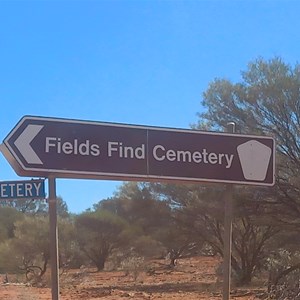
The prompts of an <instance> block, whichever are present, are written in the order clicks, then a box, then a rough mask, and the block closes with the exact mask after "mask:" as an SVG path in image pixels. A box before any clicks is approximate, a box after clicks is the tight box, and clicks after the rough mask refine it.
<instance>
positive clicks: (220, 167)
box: [2, 116, 275, 185]
mask: <svg viewBox="0 0 300 300" xmlns="http://www.w3.org/2000/svg"><path fill="white" fill-rule="evenodd" d="M2 152H3V153H4V155H5V157H6V158H7V159H8V160H9V161H10V163H11V164H12V166H13V168H14V169H15V171H16V172H17V174H19V175H21V176H45V177H47V176H49V175H50V174H51V175H52V176H56V177H64V178H102V179H117V180H137V181H149V180H150V181H152V180H155V181H158V180H172V181H174V180H175V181H194V182H197V181H207V182H224V183H240V184H255V185H273V184H274V165H275V143H274V140H273V139H272V138H270V137H264V136H250V135H238V134H228V133H215V132H202V131H196V130H188V129H171V128H160V127H146V126H138V125H125V124H116V123H100V122H92V121H81V120H69V119H56V118H45V117H32V116H25V117H23V118H22V119H21V120H20V122H19V123H18V124H17V125H16V127H15V128H14V129H13V130H12V131H11V132H10V133H9V134H8V136H7V137H6V138H5V139H4V141H3V145H2Z"/></svg>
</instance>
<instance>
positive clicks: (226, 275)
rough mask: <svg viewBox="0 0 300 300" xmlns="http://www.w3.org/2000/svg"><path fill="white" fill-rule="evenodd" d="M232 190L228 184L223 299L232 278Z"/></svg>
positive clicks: (232, 127) (231, 129)
mask: <svg viewBox="0 0 300 300" xmlns="http://www.w3.org/2000/svg"><path fill="white" fill-rule="evenodd" d="M227 132H230V133H235V123H234V122H230V123H228V124H227ZM232 191H233V185H232V184H230V183H229V184H227V185H226V191H225V199H224V200H225V217H224V260H223V300H229V299H230V281H231V280H230V279H231V244H232V218H233V205H232Z"/></svg>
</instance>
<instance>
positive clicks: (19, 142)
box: [14, 124, 44, 165]
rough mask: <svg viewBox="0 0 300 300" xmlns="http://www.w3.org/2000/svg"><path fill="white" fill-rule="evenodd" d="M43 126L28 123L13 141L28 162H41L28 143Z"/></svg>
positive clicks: (40, 163)
mask: <svg viewBox="0 0 300 300" xmlns="http://www.w3.org/2000/svg"><path fill="white" fill-rule="evenodd" d="M43 127H44V125H32V124H31V125H28V126H27V127H26V128H25V129H24V131H23V132H22V133H21V134H20V136H19V137H18V138H17V139H16V141H15V142H14V144H15V146H16V147H17V148H18V150H19V151H20V153H21V155H22V156H23V157H24V159H25V160H26V161H27V163H28V164H39V165H42V164H43V162H42V161H41V160H40V158H39V157H38V156H37V154H36V153H35V151H34V150H33V149H32V147H31V145H30V143H31V142H32V140H33V139H34V138H35V137H36V136H37V135H38V133H39V132H40V131H41V130H42V128H43Z"/></svg>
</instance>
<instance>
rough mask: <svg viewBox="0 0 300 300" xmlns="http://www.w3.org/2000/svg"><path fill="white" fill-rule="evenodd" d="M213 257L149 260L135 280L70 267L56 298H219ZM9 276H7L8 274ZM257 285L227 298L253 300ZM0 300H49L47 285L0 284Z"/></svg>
mask: <svg viewBox="0 0 300 300" xmlns="http://www.w3.org/2000/svg"><path fill="white" fill-rule="evenodd" d="M217 263H218V260H217V259H216V258H213V257H196V258H186V259H182V260H180V261H179V264H178V265H177V266H176V267H175V268H174V269H170V268H168V266H167V262H166V261H164V260H161V261H155V262H152V268H151V272H139V274H138V277H137V279H136V280H134V279H133V277H132V276H131V275H130V274H129V275H127V276H126V275H125V273H124V272H122V271H105V272H98V273H95V272H91V271H90V270H73V271H70V272H68V273H66V274H63V275H61V276H60V300H77V299H81V300H90V299H92V300H96V299H101V300H103V299H107V300H124V299H135V300H146V299H151V300H152V299H171V300H182V299H186V300H201V299H202V300H204V299H206V300H208V299H210V300H217V299H218V300H219V299H222V285H221V284H220V283H217V277H216V275H215V267H216V265H217ZM9 278H10V277H9ZM258 292H259V289H257V288H254V287H252V288H250V287H249V288H241V289H235V288H232V291H231V299H236V300H254V299H259V298H257V297H256V296H255V294H257V293H258ZM0 299H1V300H51V299H52V296H51V289H50V288H37V287H30V286H25V285H23V284H16V283H8V284H1V285H0Z"/></svg>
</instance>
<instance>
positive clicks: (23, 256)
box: [8, 216, 50, 281]
mask: <svg viewBox="0 0 300 300" xmlns="http://www.w3.org/2000/svg"><path fill="white" fill-rule="evenodd" d="M14 235H15V236H14V238H13V239H12V240H11V243H10V247H9V248H8V250H9V251H11V250H12V249H13V252H14V255H13V256H11V257H10V260H13V261H14V264H15V265H17V266H18V267H19V269H20V270H22V271H24V273H25V274H26V277H27V279H28V280H29V279H35V280H38V281H39V280H41V278H42V276H43V275H44V274H45V272H46V270H47V265H48V262H49V260H50V253H49V222H48V218H46V217H43V216H40V217H37V216H35V217H29V216H24V218H23V219H22V220H20V221H17V222H16V223H15V231H14Z"/></svg>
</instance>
